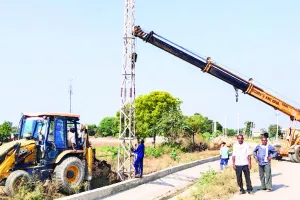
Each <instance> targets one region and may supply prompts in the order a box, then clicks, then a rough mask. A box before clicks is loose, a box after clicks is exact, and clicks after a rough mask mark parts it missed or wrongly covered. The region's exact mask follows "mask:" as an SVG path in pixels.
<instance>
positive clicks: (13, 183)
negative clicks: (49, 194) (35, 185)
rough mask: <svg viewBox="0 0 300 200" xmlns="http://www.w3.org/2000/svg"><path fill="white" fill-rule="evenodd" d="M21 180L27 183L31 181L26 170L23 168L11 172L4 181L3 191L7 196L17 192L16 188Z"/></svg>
mask: <svg viewBox="0 0 300 200" xmlns="http://www.w3.org/2000/svg"><path fill="white" fill-rule="evenodd" d="M22 179H23V181H24V182H25V183H28V182H29V181H31V176H30V175H29V173H28V172H26V171H24V170H17V171H14V172H12V173H11V174H10V175H9V176H8V178H7V179H6V182H5V188H4V191H5V193H6V194H7V195H9V196H14V195H15V194H16V193H17V192H18V188H19V187H20V186H21V185H20V184H21V183H20V182H19V181H22Z"/></svg>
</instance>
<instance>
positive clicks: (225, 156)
mask: <svg viewBox="0 0 300 200" xmlns="http://www.w3.org/2000/svg"><path fill="white" fill-rule="evenodd" d="M228 160H229V149H228V147H227V146H226V143H225V142H222V144H221V148H220V169H221V170H223V169H224V167H227V165H228Z"/></svg>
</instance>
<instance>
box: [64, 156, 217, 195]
mask: <svg viewBox="0 0 300 200" xmlns="http://www.w3.org/2000/svg"><path fill="white" fill-rule="evenodd" d="M219 159H220V156H219V155H217V156H212V157H209V158H205V159H201V160H196V161H193V162H190V163H187V164H182V165H177V166H174V167H168V168H166V169H163V170H160V171H157V172H154V173H151V174H148V175H144V176H143V178H141V179H140V178H135V179H131V180H126V181H123V182H120V183H116V184H113V185H108V186H105V187H101V188H97V189H93V190H89V191H86V192H82V193H78V194H74V195H70V196H67V197H63V198H59V199H58V200H69V199H72V200H87V199H91V200H93V199H99V198H103V197H107V196H109V195H113V194H116V193H119V192H122V191H125V190H128V189H131V188H134V187H137V186H139V185H142V184H145V183H148V182H151V181H154V180H156V179H159V178H162V177H165V176H167V175H169V174H173V173H176V172H178V171H182V170H185V169H188V168H191V167H195V166H197V165H202V164H205V163H209V162H213V161H216V160H219Z"/></svg>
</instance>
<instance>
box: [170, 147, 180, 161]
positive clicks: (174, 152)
mask: <svg viewBox="0 0 300 200" xmlns="http://www.w3.org/2000/svg"><path fill="white" fill-rule="evenodd" d="M170 157H171V158H172V159H173V160H175V161H177V162H178V161H179V160H180V155H179V154H178V152H177V151H176V150H175V149H172V151H171V153H170Z"/></svg>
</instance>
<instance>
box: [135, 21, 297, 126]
mask: <svg viewBox="0 0 300 200" xmlns="http://www.w3.org/2000/svg"><path fill="white" fill-rule="evenodd" d="M133 34H134V35H135V37H138V38H140V39H142V40H143V41H145V42H148V43H150V44H152V45H154V46H156V47H158V48H160V49H162V50H164V51H166V52H168V53H170V54H172V55H174V56H176V57H178V58H180V59H182V60H184V61H186V62H188V63H190V64H192V65H194V66H196V67H198V68H200V69H201V70H202V71H203V72H205V73H209V74H210V75H212V76H214V77H216V78H218V79H221V80H222V81H224V82H226V83H228V84H230V85H232V86H233V87H234V89H235V90H236V96H237V95H238V94H237V91H238V90H241V91H242V92H243V93H245V94H248V95H250V96H252V97H254V98H256V99H258V100H259V101H262V102H264V103H266V104H267V105H269V106H271V107H273V108H274V109H276V110H279V111H281V112H283V113H285V114H286V115H288V116H290V119H291V120H293V121H294V120H296V121H300V111H299V110H298V109H297V108H295V107H293V106H291V105H289V104H287V103H286V102H284V101H282V100H280V99H279V98H277V97H275V96H273V95H271V94H269V93H267V92H265V91H264V90H263V89H261V88H259V87H257V86H255V85H254V84H253V83H252V79H250V80H248V81H247V80H244V79H243V78H241V77H239V76H237V75H235V74H233V73H231V72H230V71H228V70H226V69H224V68H222V67H221V66H219V65H217V64H216V63H214V62H212V61H211V59H210V57H208V58H207V59H204V58H201V57H200V56H198V55H196V54H194V53H192V52H190V51H188V50H186V49H184V48H182V47H180V46H178V45H176V44H174V43H172V42H171V41H168V40H167V39H165V38H163V37H161V36H159V35H157V34H155V33H154V32H153V31H151V32H150V33H146V32H145V31H143V30H142V29H141V27H140V26H135V27H134V32H133Z"/></svg>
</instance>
